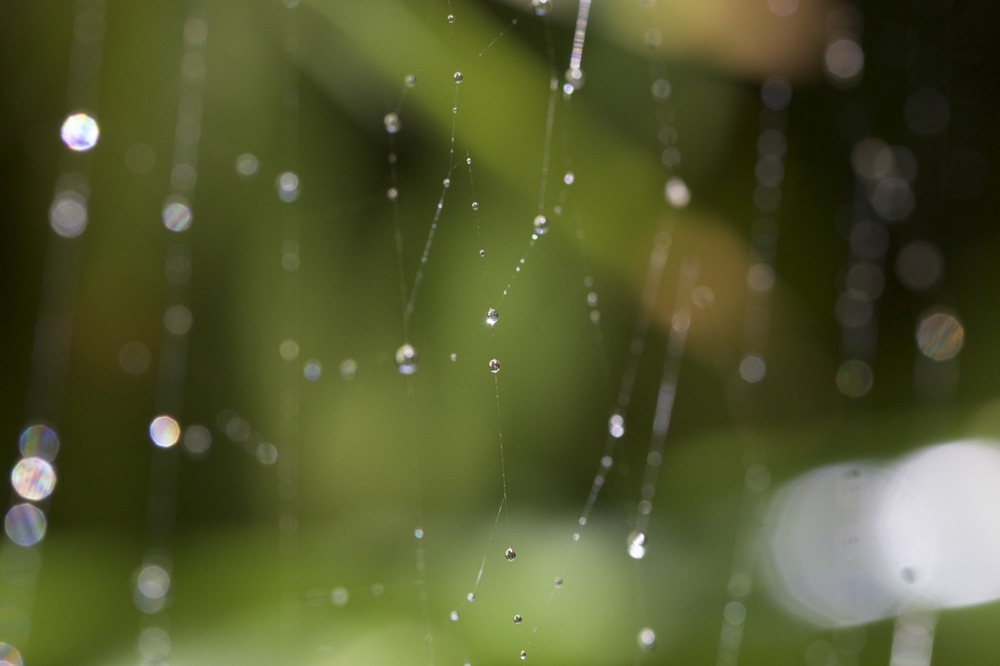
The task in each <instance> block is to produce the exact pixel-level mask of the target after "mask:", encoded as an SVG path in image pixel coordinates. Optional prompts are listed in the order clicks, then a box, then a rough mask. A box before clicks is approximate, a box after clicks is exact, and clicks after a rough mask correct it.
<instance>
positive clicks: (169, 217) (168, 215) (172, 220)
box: [160, 201, 191, 233]
mask: <svg viewBox="0 0 1000 666" xmlns="http://www.w3.org/2000/svg"><path fill="white" fill-rule="evenodd" d="M160 217H161V219H162V220H163V226H165V227H166V228H167V229H169V230H170V231H173V232H175V233H180V232H182V231H186V230H187V229H188V227H190V226H191V209H190V208H189V207H188V205H187V204H186V203H184V202H182V201H173V202H171V203H168V204H167V205H165V206H164V207H163V212H162V213H161V215H160Z"/></svg>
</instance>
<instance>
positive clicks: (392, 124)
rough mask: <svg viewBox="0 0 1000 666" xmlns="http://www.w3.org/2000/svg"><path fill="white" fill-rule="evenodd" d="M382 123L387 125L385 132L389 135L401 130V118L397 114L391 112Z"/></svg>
mask: <svg viewBox="0 0 1000 666" xmlns="http://www.w3.org/2000/svg"><path fill="white" fill-rule="evenodd" d="M382 121H383V122H384V123H385V131H386V132H388V133H389V134H395V133H396V132H398V131H399V130H400V127H401V124H400V122H399V116H398V115H396V114H395V113H391V112H390V113H387V114H385V118H383V119H382Z"/></svg>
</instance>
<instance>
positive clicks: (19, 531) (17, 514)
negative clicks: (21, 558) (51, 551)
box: [4, 504, 47, 546]
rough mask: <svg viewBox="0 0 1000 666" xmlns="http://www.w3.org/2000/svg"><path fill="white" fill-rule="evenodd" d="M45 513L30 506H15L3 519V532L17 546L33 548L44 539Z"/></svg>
mask: <svg viewBox="0 0 1000 666" xmlns="http://www.w3.org/2000/svg"><path fill="white" fill-rule="evenodd" d="M46 525H47V523H46V521H45V513H43V512H42V510H41V509H39V508H38V507H37V506H34V505H32V504H15V505H14V506H12V507H11V508H10V510H9V511H8V512H7V516H6V517H5V518H4V530H5V531H6V532H7V536H8V537H10V540H11V541H13V542H14V543H16V544H17V545H19V546H34V545H35V544H36V543H38V542H39V541H41V540H42V539H44V538H45V529H46Z"/></svg>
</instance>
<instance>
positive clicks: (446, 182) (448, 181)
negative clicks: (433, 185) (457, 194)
mask: <svg viewBox="0 0 1000 666" xmlns="http://www.w3.org/2000/svg"><path fill="white" fill-rule="evenodd" d="M441 184H442V185H444V188H445V189H448V188H449V187H451V178H445V179H444V180H442V181H441Z"/></svg>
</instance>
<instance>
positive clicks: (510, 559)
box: [503, 548, 517, 562]
mask: <svg viewBox="0 0 1000 666" xmlns="http://www.w3.org/2000/svg"><path fill="white" fill-rule="evenodd" d="M503 556H504V557H505V558H507V561H508V562H513V561H514V558H515V557H517V553H516V552H514V549H513V548H508V549H507V550H505V551H504V553H503Z"/></svg>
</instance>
